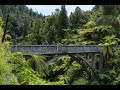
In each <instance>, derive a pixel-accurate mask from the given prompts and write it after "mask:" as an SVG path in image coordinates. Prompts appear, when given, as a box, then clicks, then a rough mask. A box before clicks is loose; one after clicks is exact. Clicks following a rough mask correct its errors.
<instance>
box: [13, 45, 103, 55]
mask: <svg viewBox="0 0 120 90" xmlns="http://www.w3.org/2000/svg"><path fill="white" fill-rule="evenodd" d="M102 48H103V47H102V46H98V45H84V46H83V45H79V46H76V45H12V46H11V52H22V53H23V54H62V53H88V52H100V50H102Z"/></svg>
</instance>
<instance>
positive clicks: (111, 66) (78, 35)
mask: <svg viewBox="0 0 120 90" xmlns="http://www.w3.org/2000/svg"><path fill="white" fill-rule="evenodd" d="M8 14H9V19H8V25H7V30H6V35H5V41H4V42H0V84H3V85H119V84H120V70H119V69H120V50H119V49H116V50H114V48H113V46H117V45H119V44H120V27H119V25H120V5H95V6H94V7H93V9H92V10H91V11H83V10H81V8H80V7H76V8H75V10H74V11H73V12H71V14H70V15H69V16H68V15H67V10H66V7H65V5H61V9H57V8H56V9H55V11H54V12H52V15H48V16H45V15H43V14H42V13H41V14H38V12H34V11H33V10H32V9H29V8H28V7H27V6H26V5H0V41H2V39H3V34H4V33H5V29H4V27H5V22H6V17H7V15H8ZM44 42H47V43H48V44H49V45H56V44H61V45H73V44H74V45H103V46H105V48H104V50H103V51H102V55H103V56H105V57H106V59H107V63H106V64H105V68H104V70H102V72H100V73H98V74H97V76H95V77H94V78H91V77H90V76H89V74H88V71H87V70H88V69H84V67H83V66H82V65H81V64H79V63H78V62H77V60H76V58H73V57H72V56H71V55H69V54H68V55H61V56H60V57H59V58H58V60H56V61H55V62H54V63H51V64H50V65H49V66H47V65H46V63H45V62H46V61H49V60H50V59H51V58H53V57H54V56H49V55H30V58H29V59H28V60H26V59H25V57H24V56H23V54H22V53H21V52H16V53H11V52H10V51H9V47H10V45H41V44H44Z"/></svg>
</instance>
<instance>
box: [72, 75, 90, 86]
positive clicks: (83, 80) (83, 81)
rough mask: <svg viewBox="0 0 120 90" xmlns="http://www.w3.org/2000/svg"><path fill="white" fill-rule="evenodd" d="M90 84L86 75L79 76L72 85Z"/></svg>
mask: <svg viewBox="0 0 120 90" xmlns="http://www.w3.org/2000/svg"><path fill="white" fill-rule="evenodd" d="M86 84H88V80H87V79H86V78H85V77H80V78H77V79H76V80H74V81H73V82H72V85H86Z"/></svg>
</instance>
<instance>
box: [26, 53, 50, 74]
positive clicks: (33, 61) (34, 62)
mask: <svg viewBox="0 0 120 90" xmlns="http://www.w3.org/2000/svg"><path fill="white" fill-rule="evenodd" d="M44 60H45V57H44V56H37V55H32V58H30V60H28V61H27V64H28V66H29V67H31V68H32V69H33V70H35V71H37V72H38V73H39V74H40V76H46V74H49V71H48V66H47V65H46V63H45V62H44Z"/></svg>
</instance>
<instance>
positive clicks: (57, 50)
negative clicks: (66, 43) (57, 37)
mask: <svg viewBox="0 0 120 90" xmlns="http://www.w3.org/2000/svg"><path fill="white" fill-rule="evenodd" d="M57 53H58V43H57Z"/></svg>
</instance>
